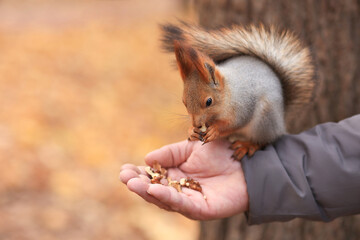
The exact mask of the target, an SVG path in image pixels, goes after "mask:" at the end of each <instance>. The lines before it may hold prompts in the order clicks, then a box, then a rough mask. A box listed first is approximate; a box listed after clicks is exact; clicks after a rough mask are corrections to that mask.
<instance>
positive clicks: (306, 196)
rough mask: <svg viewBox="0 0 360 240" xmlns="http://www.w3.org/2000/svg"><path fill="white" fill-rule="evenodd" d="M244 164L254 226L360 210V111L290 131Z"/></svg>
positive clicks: (313, 218) (347, 213)
mask: <svg viewBox="0 0 360 240" xmlns="http://www.w3.org/2000/svg"><path fill="white" fill-rule="evenodd" d="M241 162H242V167H243V169H244V172H245V178H246V183H247V189H248V193H249V202H250V204H249V211H248V212H247V216H248V222H249V224H259V223H264V222H270V221H288V220H291V219H293V218H295V217H302V218H307V219H312V220H321V221H330V220H332V219H334V218H336V217H339V216H344V215H351V214H357V213H360V115H356V116H354V117H352V118H349V119H346V120H344V121H341V122H339V123H325V124H320V125H318V126H316V127H315V128H313V129H310V130H308V131H305V132H303V133H301V134H298V135H285V136H283V137H282V138H280V139H279V140H278V141H277V142H276V143H274V144H273V145H269V146H267V147H266V148H265V149H264V150H262V151H257V152H256V153H255V155H254V156H253V157H252V158H250V159H249V158H247V157H244V158H243V159H242V160H241Z"/></svg>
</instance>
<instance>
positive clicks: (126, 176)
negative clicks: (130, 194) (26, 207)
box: [119, 169, 139, 184]
mask: <svg viewBox="0 0 360 240" xmlns="http://www.w3.org/2000/svg"><path fill="white" fill-rule="evenodd" d="M138 177H139V173H137V172H136V171H134V170H132V169H124V170H121V172H120V175H119V179H120V181H121V182H123V183H125V184H127V182H128V181H129V180H130V179H132V178H138Z"/></svg>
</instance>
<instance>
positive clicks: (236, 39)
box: [160, 22, 316, 160]
mask: <svg viewBox="0 0 360 240" xmlns="http://www.w3.org/2000/svg"><path fill="white" fill-rule="evenodd" d="M160 27H161V33H162V39H161V40H162V47H163V49H164V50H165V51H167V52H174V53H175V56H176V62H177V66H178V68H179V70H180V75H181V77H182V80H183V83H184V91H183V99H182V100H183V103H184V105H185V107H186V109H187V111H188V114H189V116H190V117H191V120H192V125H193V126H192V128H191V130H190V137H189V140H191V141H193V140H201V141H203V144H205V143H207V142H210V141H213V140H215V139H218V138H227V139H229V141H230V142H231V146H230V148H231V149H233V150H234V154H233V156H232V157H233V158H234V159H236V160H241V158H242V157H243V156H245V155H246V154H247V155H249V156H250V157H251V156H252V155H253V154H254V152H255V151H257V150H258V149H260V148H262V147H263V146H265V145H267V144H269V143H272V142H274V141H275V140H276V139H278V138H279V137H280V136H281V135H283V134H285V133H286V132H287V129H286V122H287V121H286V120H287V119H288V118H289V117H291V115H292V116H293V114H295V113H297V112H298V111H299V110H301V109H302V107H304V106H305V105H307V104H308V103H309V102H311V101H312V100H313V98H314V92H315V86H316V81H315V78H314V71H315V70H314V65H313V61H312V58H311V53H310V49H309V48H308V47H305V46H304V45H303V44H302V43H301V42H300V40H299V39H298V38H297V37H296V36H295V34H294V33H292V32H289V31H280V30H278V29H277V28H276V27H274V26H269V27H265V26H264V25H262V24H260V25H258V26H255V25H249V26H238V25H234V26H231V27H229V28H221V29H217V30H211V31H207V30H205V29H203V28H201V27H198V26H196V25H190V24H188V23H185V22H180V23H179V24H164V25H161V26H160Z"/></svg>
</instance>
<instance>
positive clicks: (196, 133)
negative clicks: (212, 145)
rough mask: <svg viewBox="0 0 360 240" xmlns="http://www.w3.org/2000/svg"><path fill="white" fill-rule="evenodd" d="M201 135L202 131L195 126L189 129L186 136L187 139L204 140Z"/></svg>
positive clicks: (202, 134)
mask: <svg viewBox="0 0 360 240" xmlns="http://www.w3.org/2000/svg"><path fill="white" fill-rule="evenodd" d="M203 136H204V133H202V132H201V131H200V129H198V128H195V127H192V128H190V129H189V137H188V140H189V141H197V140H200V141H204V139H203Z"/></svg>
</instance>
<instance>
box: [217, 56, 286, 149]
mask: <svg viewBox="0 0 360 240" xmlns="http://www.w3.org/2000/svg"><path fill="white" fill-rule="evenodd" d="M217 67H218V70H219V71H220V73H221V74H222V76H223V77H224V81H225V86H226V87H227V88H228V89H229V90H230V95H231V96H230V99H231V104H230V106H231V108H233V111H234V112H235V113H236V119H237V126H236V127H238V130H237V131H236V132H235V133H234V134H233V135H232V136H230V138H231V139H233V140H246V141H255V142H258V143H269V142H271V141H273V140H275V139H276V138H277V137H279V136H280V135H282V134H284V133H285V123H284V99H283V94H282V87H281V83H280V80H279V78H278V77H277V75H276V74H275V73H274V72H273V70H272V69H271V68H270V67H269V66H268V65H267V64H265V63H264V62H262V61H260V60H258V59H257V58H254V57H250V56H241V57H234V58H231V59H229V60H227V61H225V62H223V63H221V64H219V65H218V66H217Z"/></svg>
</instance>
